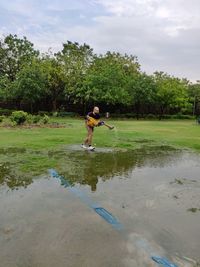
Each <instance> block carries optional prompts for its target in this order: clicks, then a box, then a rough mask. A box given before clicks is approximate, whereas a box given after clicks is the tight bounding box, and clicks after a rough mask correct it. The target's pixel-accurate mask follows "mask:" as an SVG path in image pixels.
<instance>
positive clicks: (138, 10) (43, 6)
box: [0, 0, 200, 82]
mask: <svg viewBox="0 0 200 267" xmlns="http://www.w3.org/2000/svg"><path fill="white" fill-rule="evenodd" d="M9 33H12V34H17V35H18V36H19V37H22V36H26V37H27V38H28V39H29V40H30V41H31V42H33V43H34V44H35V47H36V48H38V49H39V50H40V51H42V52H44V51H47V50H48V48H49V47H51V48H52V50H53V51H58V50H60V49H61V47H62V43H64V42H66V41H67V40H70V41H78V42H79V43H84V42H85V43H87V44H89V45H90V46H91V47H92V48H94V51H95V52H96V53H104V52H106V51H108V50H110V51H118V52H121V53H128V54H132V55H136V56H137V57H138V60H139V63H140V64H141V68H142V70H143V71H146V72H147V73H148V74H151V73H153V72H154V71H156V70H159V71H165V72H167V73H169V74H171V75H174V76H178V77H186V78H188V79H190V80H191V81H193V82H195V81H196V80H198V79H200V0H190V1H188V0H71V1H70V0H0V37H1V38H2V37H3V35H4V36H5V35H7V34H9Z"/></svg>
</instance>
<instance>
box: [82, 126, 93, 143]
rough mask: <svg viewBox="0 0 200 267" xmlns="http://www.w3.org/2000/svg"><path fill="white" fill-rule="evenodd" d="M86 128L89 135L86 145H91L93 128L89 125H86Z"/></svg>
mask: <svg viewBox="0 0 200 267" xmlns="http://www.w3.org/2000/svg"><path fill="white" fill-rule="evenodd" d="M86 129H87V137H86V139H85V141H84V144H85V145H91V143H92V136H93V128H91V127H89V126H87V125H86Z"/></svg>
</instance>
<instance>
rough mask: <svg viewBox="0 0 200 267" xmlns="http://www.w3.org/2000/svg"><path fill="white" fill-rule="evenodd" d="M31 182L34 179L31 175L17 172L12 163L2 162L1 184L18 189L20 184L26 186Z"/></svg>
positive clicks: (0, 167)
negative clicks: (14, 170) (22, 174)
mask: <svg viewBox="0 0 200 267" xmlns="http://www.w3.org/2000/svg"><path fill="white" fill-rule="evenodd" d="M31 183H32V179H31V178H30V177H29V178H27V176H19V175H17V174H15V173H14V172H13V171H12V168H11V165H10V163H8V162H4V163H0V185H7V186H8V187H9V188H11V189H16V188H18V187H20V186H22V187H26V186H28V185H29V184H31Z"/></svg>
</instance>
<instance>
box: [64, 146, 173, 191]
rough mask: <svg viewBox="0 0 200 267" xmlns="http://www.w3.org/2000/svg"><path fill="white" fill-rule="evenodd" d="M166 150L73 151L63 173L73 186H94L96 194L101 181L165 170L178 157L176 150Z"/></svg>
mask: <svg viewBox="0 0 200 267" xmlns="http://www.w3.org/2000/svg"><path fill="white" fill-rule="evenodd" d="M164 148H165V149H162V148H160V147H159V149H158V148H156V147H154V148H149V149H147V148H146V149H138V150H134V151H127V152H112V153H96V152H95V153H82V152H72V153H70V154H69V157H68V162H67V163H66V168H64V169H63V173H62V174H63V175H64V177H66V179H68V180H69V181H70V182H71V183H72V184H73V183H80V184H87V185H90V186H91V190H92V191H95V190H96V186H97V183H98V179H99V178H101V179H102V180H103V181H105V180H108V179H111V178H112V177H114V176H117V175H118V176H127V174H128V172H129V171H131V170H133V169H134V168H136V167H143V166H151V167H163V166H166V164H169V163H171V162H173V163H174V161H175V159H176V158H178V157H177V153H175V152H176V150H173V151H171V150H169V149H168V150H167V149H166V147H164ZM69 166H70V168H69Z"/></svg>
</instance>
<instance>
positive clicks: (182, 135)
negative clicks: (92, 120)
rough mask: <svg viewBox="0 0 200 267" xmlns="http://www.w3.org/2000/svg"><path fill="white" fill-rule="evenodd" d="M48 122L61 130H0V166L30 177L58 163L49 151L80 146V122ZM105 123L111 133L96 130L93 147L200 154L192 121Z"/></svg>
mask: <svg viewBox="0 0 200 267" xmlns="http://www.w3.org/2000/svg"><path fill="white" fill-rule="evenodd" d="M51 120H52V121H54V122H58V123H62V124H63V125H64V126H65V127H64V128H49V127H45V128H39V127H36V128H32V129H26V128H20V127H14V128H6V127H0V162H1V163H10V164H11V166H13V168H15V169H16V170H18V172H22V173H29V174H31V175H37V174H40V173H41V172H43V171H46V169H48V168H50V167H57V166H58V165H59V164H60V163H59V162H60V160H61V159H58V158H56V157H49V156H48V153H49V151H59V150H62V149H63V147H64V146H65V145H70V144H81V143H82V142H83V139H84V138H85V135H86V129H85V126H84V121H83V120H79V119H72V118H66V119H65V118H61V119H51ZM108 123H109V124H111V125H114V126H115V129H114V130H108V129H107V128H106V127H99V128H96V129H95V131H94V141H93V143H94V145H95V146H97V147H114V148H126V149H136V148H140V147H144V146H160V145H162V146H163V145H166V146H173V147H175V148H184V149H192V150H195V151H200V126H199V125H197V124H196V123H195V121H191V120H188V121H186V120H177V121H174V120H173V121H142V120H141V121H135V120H113V121H112V120H109V121H108ZM24 150H25V152H24ZM0 172H1V170H0Z"/></svg>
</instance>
